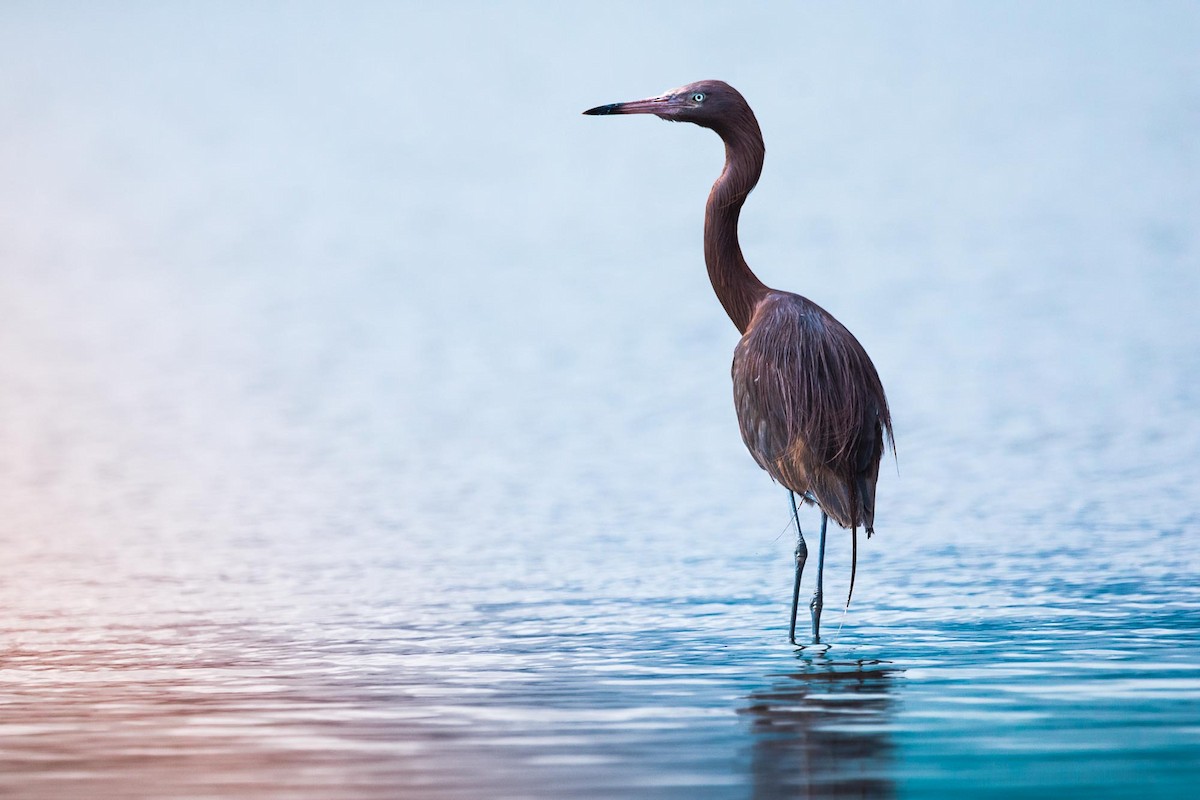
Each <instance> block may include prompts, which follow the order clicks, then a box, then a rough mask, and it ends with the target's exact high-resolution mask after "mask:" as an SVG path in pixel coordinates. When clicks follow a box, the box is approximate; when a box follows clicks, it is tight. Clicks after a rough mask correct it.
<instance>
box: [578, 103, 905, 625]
mask: <svg viewBox="0 0 1200 800" xmlns="http://www.w3.org/2000/svg"><path fill="white" fill-rule="evenodd" d="M583 113H584V114H592V115H607V114H654V115H655V116H658V117H660V118H662V119H665V120H670V121H673V122H691V123H694V124H696V125H700V126H701V127H704V128H711V129H712V130H713V131H715V132H716V133H717V135H718V136H720V137H721V139H722V141H724V142H725V169H724V170H723V171H722V172H721V176H720V177H719V178H717V182H716V183H714V184H713V188H712V192H710V193H709V195H708V205H707V207H706V209H705V213H704V261H705V263H706V264H707V265H708V277H709V279H710V280H711V281H712V286H713V290H714V291H715V292H716V293H717V299H719V300H720V301H721V305H722V306H724V308H725V311H726V313H728V314H729V318H730V319H731V320H733V324H734V325H736V326H737V329H738V331H739V332H740V333H741V334H742V338H741V341H739V342H738V345H737V348H736V349H735V350H734V353H733V399H734V406H735V407H736V409H737V417H738V425H739V427H740V428H741V432H742V440H743V441H745V443H746V447H747V448H749V450H750V455H752V456H753V457H754V460H755V461H756V462H758V465H759V466H760V467H762V468H763V469H765V470H766V471H767V473H768V474H770V476H771V477H772V478H774V479H775V480H776V481H778V482H779V483H780V484H782V485H783V486H784V487H786V488H787V490H788V497H789V499H790V501H791V508H792V516H793V517H794V518H795V520H796V532H797V537H798V538H797V543H796V579H795V583H794V584H793V587H792V617H791V624H790V626H789V630H788V637H789V638H790V640H791V641H792V643H793V644H794V643H795V641H796V609H797V606H798V605H799V602H800V577H801V575H802V574H803V572H804V562H805V561H806V560H807V558H808V547H807V546H806V545H805V543H804V533H803V532H802V531H801V530H800V514H799V512H798V510H797V508H796V495H800V497H801V499H802V500H803V501H805V502H808V503H816V504H817V506H819V507H820V509H821V543H820V548H819V550H818V555H817V588H816V591H815V592H814V593H813V598H812V602H811V603H810V604H809V609H810V611H811V612H812V630H813V643H819V642H820V641H821V607H822V603H823V601H822V588H821V586H822V581H823V578H824V564H825V528H826V525H827V524H828V522H829V518H830V517H833V519H834V521H835V522H837V523H838V524H839V525H841V526H842V527H843V528H849V529H850V531H851V567H850V592H849V593H848V594H847V598H846V602H847V603H849V602H850V596H851V595H853V593H854V573H855V569H856V567H857V561H858V526H860V525H861V526H863V527H865V528H866V529H867V536H868V537H869V536H870V535H871V534H872V533H874V526H875V484H876V481H877V480H878V478H879V461H880V458H881V457H882V456H883V447H884V437H885V436H886V437H887V441H888V443H889V444H891V445H892V447H893V448H894V447H895V445H894V443H893V441H892V420H891V415H890V413H889V412H888V405H887V398H886V397H885V396H884V393H883V384H882V383H881V382H880V380H879V374H878V373H877V372H876V371H875V365H874V364H872V363H871V359H870V357H869V356H867V351H866V350H864V349H863V347H862V345H861V344H859V343H858V340H857V339H855V338H854V336H853V334H851V333H850V331H848V330H846V328H845V326H844V325H842V324H841V323H840V322H838V321H837V320H836V319H834V318H833V315H832V314H830V313H829V312H828V311H826V310H825V309H823V308H821V307H820V306H818V305H817V304H816V303H814V302H812V301H811V300H809V299H807V298H805V297H801V296H800V295H798V294H792V293H791V292H782V291H779V290H777V289H771V288H769V287H768V286H766V285H765V284H763V282H762V281H760V280H759V279H758V277H757V276H756V275H755V274H754V273H753V272H751V271H750V267H749V265H747V264H746V259H745V258H743V257H742V248H741V245H739V244H738V232H737V225H738V216H739V214H740V213H741V210H742V204H743V203H745V201H746V196H747V195H749V194H750V191H751V190H752V189H753V188H754V186H755V184H757V183H758V178H759V175H761V174H762V165H763V156H764V155H765V153H766V148H765V147H764V146H763V139H762V132H761V131H760V130H759V127H758V120H757V119H756V118H755V116H754V112H753V111H751V110H750V106H749V105H748V104H747V103H746V100H745V98H743V97H742V95H741V94H740V93H739V92H738V91H737V90H736V89H734V88H733V87H732V86H730V85H729V84H727V83H724V82H722V81H699V82H697V83H689V84H688V85H687V86H682V87H680V88H678V89H673V90H671V91H669V92H666V93H665V94H661V95H659V96H657V97H649V98H646V99H645V100H634V101H632V102H628V103H610V104H609V105H604V106H597V107H595V108H591V109H588V110H587V111H585V112H583Z"/></svg>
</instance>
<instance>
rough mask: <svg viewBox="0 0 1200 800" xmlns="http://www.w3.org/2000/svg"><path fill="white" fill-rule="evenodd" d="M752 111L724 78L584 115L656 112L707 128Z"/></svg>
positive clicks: (595, 109) (603, 107)
mask: <svg viewBox="0 0 1200 800" xmlns="http://www.w3.org/2000/svg"><path fill="white" fill-rule="evenodd" d="M749 110H750V107H749V106H748V105H747V104H746V100H745V98H743V97H742V95H741V93H740V92H738V90H737V89H734V88H733V87H732V86H730V85H729V84H728V83H725V82H724V81H696V82H695V83H689V84H688V85H686V86H680V87H679V88H678V89H672V90H670V91H669V92H663V93H662V94H660V95H658V96H656V97H647V98H646V99H645V100H631V101H629V102H626V103H609V104H608V105H604V106H596V107H595V108H589V109H588V110H587V111H585V112H583V113H584V114H592V115H596V116H600V115H606V114H654V115H655V116H657V117H660V118H662V119H666V120H671V121H672V122H693V123H695V124H697V125H702V126H704V127H705V128H714V129H718V130H719V129H720V128H721V127H722V126H723V125H725V124H727V123H728V122H730V121H731V120H732V119H734V118H736V117H737V116H738V115H740V114H744V113H746V112H748V111H749Z"/></svg>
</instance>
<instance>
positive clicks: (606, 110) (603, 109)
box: [583, 103, 621, 117]
mask: <svg viewBox="0 0 1200 800" xmlns="http://www.w3.org/2000/svg"><path fill="white" fill-rule="evenodd" d="M620 105H621V104H620V103H609V104H607V105H603V106H596V107H595V108H589V109H588V110H587V111H585V112H583V113H584V114H586V115H588V116H591V117H598V116H604V115H606V114H612V113H614V112H615V111H616V109H617V107H618V106H620Z"/></svg>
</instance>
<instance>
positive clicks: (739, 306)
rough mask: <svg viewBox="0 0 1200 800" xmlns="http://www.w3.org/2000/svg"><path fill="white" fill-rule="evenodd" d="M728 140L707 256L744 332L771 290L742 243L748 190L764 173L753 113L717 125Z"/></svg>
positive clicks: (711, 209) (707, 232)
mask: <svg viewBox="0 0 1200 800" xmlns="http://www.w3.org/2000/svg"><path fill="white" fill-rule="evenodd" d="M716 131H717V133H718V134H719V135H720V137H721V139H722V140H723V141H724V142H725V169H724V170H723V171H722V172H721V177H719V178H717V182H716V183H714V184H713V188H712V192H710V193H709V195H708V206H707V208H706V209H705V213H704V261H705V263H706V264H707V265H708V278H709V280H710V281H712V286H713V291H715V292H716V293H717V299H718V300H720V301H721V305H722V306H724V307H725V313H727V314H728V315H729V318H730V319H731V320H733V324H734V325H736V326H737V329H738V331H740V332H741V333H745V332H746V328H747V327H748V326H749V325H750V318H751V317H752V316H753V315H754V308H755V306H757V305H758V303H759V301H761V300H762V299H763V297H764V296H766V294H767V292H769V291H770V289H768V288H767V287H766V286H765V285H764V284H763V282H762V281H760V280H759V279H758V277H757V276H756V275H755V274H754V273H753V272H751V271H750V266H749V265H748V264H746V259H745V258H743V257H742V248H741V245H740V244H738V216H739V215H740V214H741V211H742V204H743V203H745V202H746V196H747V195H749V194H750V190H751V189H753V188H754V185H755V184H756V183H758V176H759V175H760V174H761V173H762V165H763V156H764V155H765V154H766V148H765V147H764V146H763V140H762V133H761V132H760V131H759V128H758V121H757V120H755V119H754V114H753V113H752V112H751V111H750V110H749V109H746V116H745V117H743V118H741V119H739V120H738V121H737V122H736V123H734V124H732V125H729V126H726V127H722V128H718V129H716Z"/></svg>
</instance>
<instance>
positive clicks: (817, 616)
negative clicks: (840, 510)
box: [797, 511, 829, 644]
mask: <svg viewBox="0 0 1200 800" xmlns="http://www.w3.org/2000/svg"><path fill="white" fill-rule="evenodd" d="M828 524H829V515H828V514H826V513H825V512H824V511H822V512H821V546H820V549H818V550H817V590H816V591H815V592H813V599H812V602H811V603H809V604H808V608H809V610H810V611H812V623H813V644H820V643H821V606H822V605H823V603H822V594H823V592H822V591H821V584H822V582H823V579H824V577H825V526H826V525H828ZM797 588H799V587H797Z"/></svg>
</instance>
